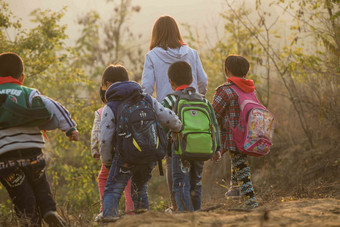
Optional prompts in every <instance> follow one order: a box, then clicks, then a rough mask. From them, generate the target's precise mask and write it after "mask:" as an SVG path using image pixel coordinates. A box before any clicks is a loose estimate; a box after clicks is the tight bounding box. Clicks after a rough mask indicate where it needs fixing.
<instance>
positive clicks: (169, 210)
mask: <svg viewBox="0 0 340 227" xmlns="http://www.w3.org/2000/svg"><path fill="white" fill-rule="evenodd" d="M173 212H174V208H172V207H168V208H167V209H166V210H165V211H164V213H168V214H172V213H173Z"/></svg>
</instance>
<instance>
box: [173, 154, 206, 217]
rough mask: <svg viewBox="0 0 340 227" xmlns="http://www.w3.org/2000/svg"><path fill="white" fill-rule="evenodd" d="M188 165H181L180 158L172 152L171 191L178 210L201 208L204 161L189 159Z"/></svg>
mask: <svg viewBox="0 0 340 227" xmlns="http://www.w3.org/2000/svg"><path fill="white" fill-rule="evenodd" d="M189 163H190V166H188V167H185V166H183V163H182V160H181V158H180V156H179V155H176V154H175V152H173V153H172V180H173V187H172V189H173V191H174V193H175V199H176V204H177V210H178V211H196V210H199V209H201V194H202V171H203V165H204V162H198V161H190V162H189Z"/></svg>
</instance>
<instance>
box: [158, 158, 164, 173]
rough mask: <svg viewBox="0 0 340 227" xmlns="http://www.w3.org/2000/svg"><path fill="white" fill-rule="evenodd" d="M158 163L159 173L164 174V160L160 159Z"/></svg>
mask: <svg viewBox="0 0 340 227" xmlns="http://www.w3.org/2000/svg"><path fill="white" fill-rule="evenodd" d="M157 163H158V170H159V175H161V176H164V171H163V165H162V160H158V161H157Z"/></svg>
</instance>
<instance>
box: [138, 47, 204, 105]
mask: <svg viewBox="0 0 340 227" xmlns="http://www.w3.org/2000/svg"><path fill="white" fill-rule="evenodd" d="M176 61H185V62H188V63H189V64H190V66H191V68H192V76H193V81H192V84H191V85H190V86H191V87H194V88H195V89H196V91H198V92H199V93H201V94H203V95H205V93H206V91H207V89H206V88H207V74H206V73H205V72H204V69H203V67H202V64H201V61H200V59H199V57H198V54H197V51H196V50H193V49H191V48H190V47H188V46H187V45H183V46H181V47H179V48H175V49H171V48H168V49H167V50H164V49H163V48H161V47H155V48H153V49H152V50H150V51H149V52H148V53H147V54H146V56H145V63H144V71H143V75H142V87H143V89H144V91H145V92H146V93H148V94H149V95H152V94H153V92H154V86H155V83H156V99H157V100H158V101H159V102H161V101H163V99H164V98H165V96H166V95H168V94H170V93H172V92H174V91H173V90H172V88H171V85H170V83H169V79H168V69H169V66H170V65H171V64H172V63H174V62H176Z"/></svg>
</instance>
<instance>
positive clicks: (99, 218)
mask: <svg viewBox="0 0 340 227" xmlns="http://www.w3.org/2000/svg"><path fill="white" fill-rule="evenodd" d="M102 219H103V212H100V213H99V214H98V215H97V216H96V217H95V218H94V221H95V222H100V221H101V220H102Z"/></svg>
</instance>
